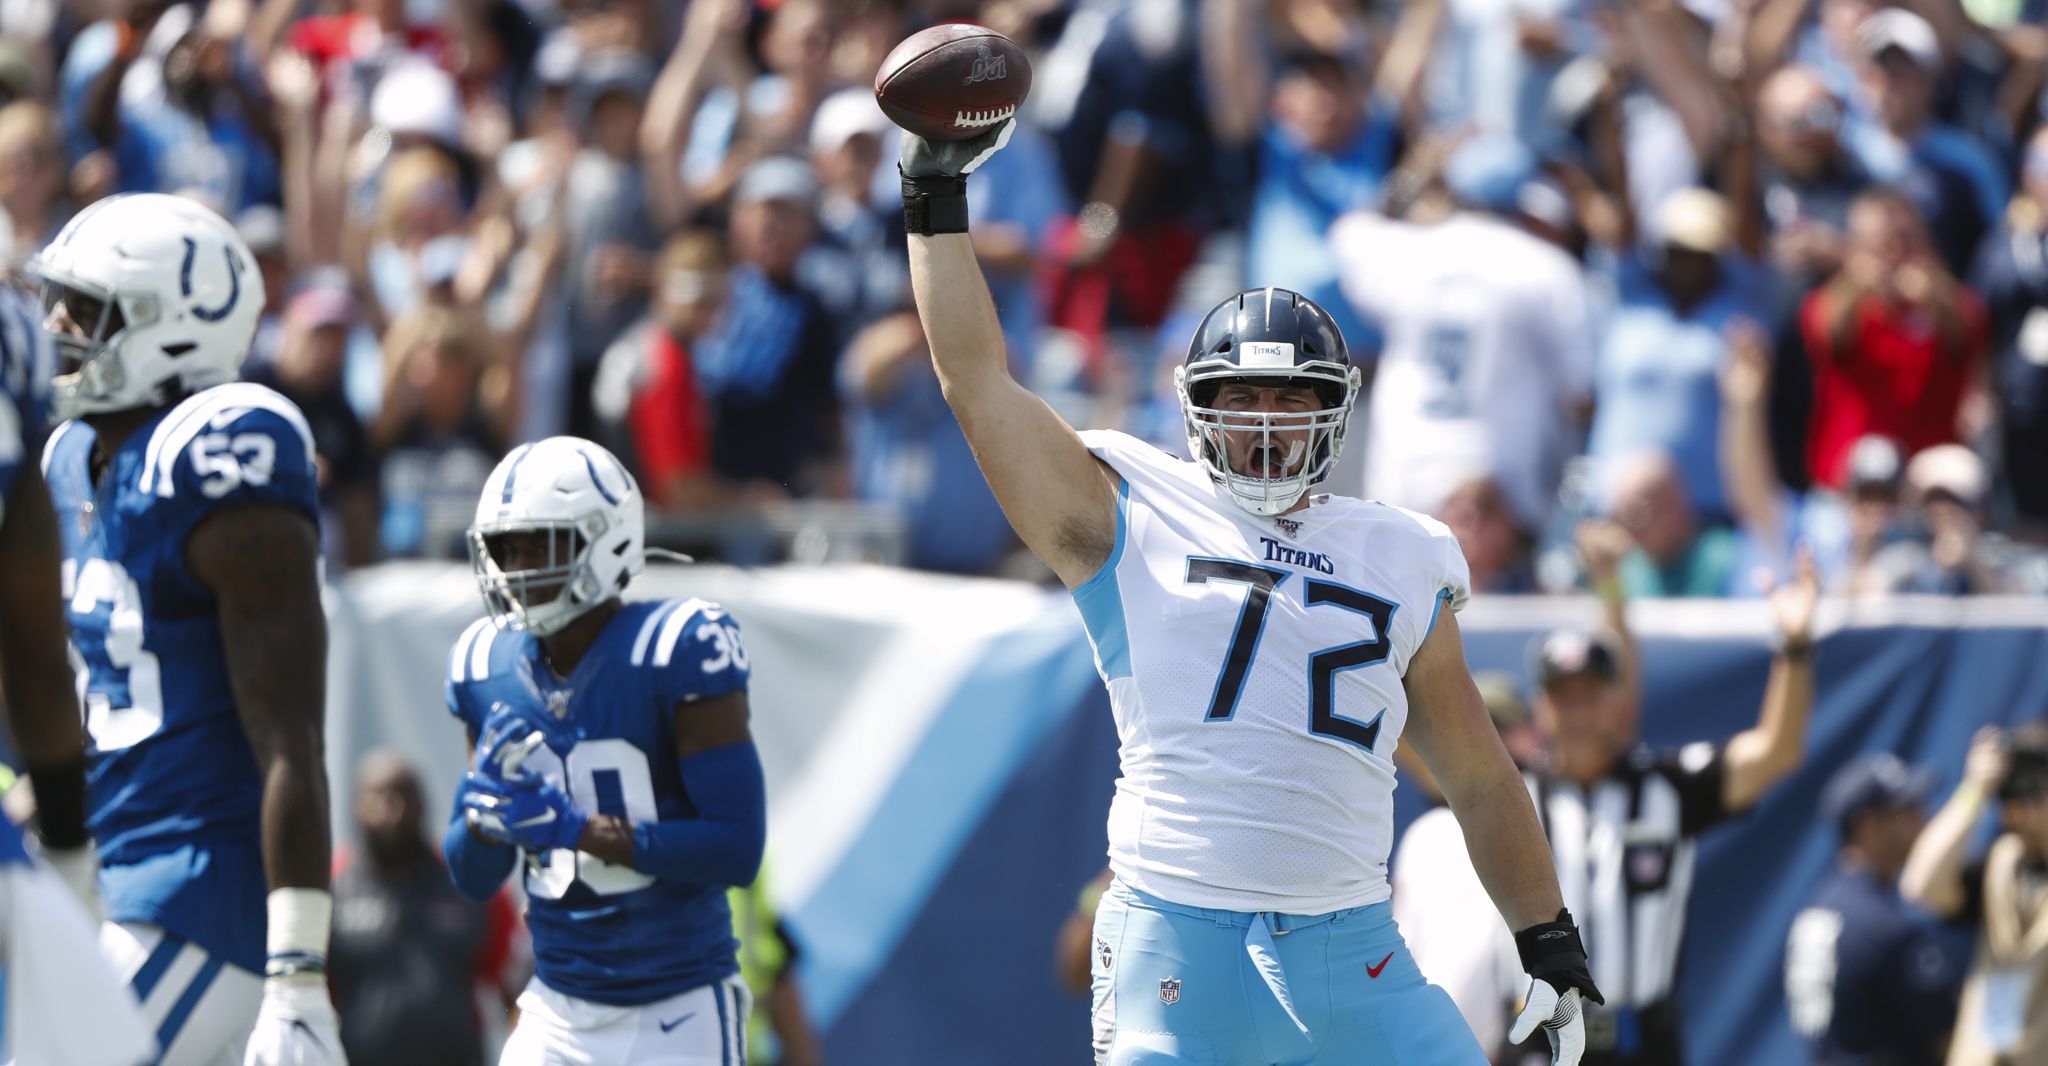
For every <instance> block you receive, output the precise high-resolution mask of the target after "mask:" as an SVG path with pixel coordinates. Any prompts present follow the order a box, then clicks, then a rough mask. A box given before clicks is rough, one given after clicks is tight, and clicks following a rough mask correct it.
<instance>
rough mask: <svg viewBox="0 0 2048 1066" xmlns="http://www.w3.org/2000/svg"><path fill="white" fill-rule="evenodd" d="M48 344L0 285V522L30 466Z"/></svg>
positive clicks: (44, 392) (42, 409)
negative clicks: (17, 481) (25, 468)
mask: <svg viewBox="0 0 2048 1066" xmlns="http://www.w3.org/2000/svg"><path fill="white" fill-rule="evenodd" d="M50 367H51V356H50V340H49V337H48V335H47V334H45V333H44V332H43V331H42V327H41V326H40V325H39V324H38V323H37V322H36V317H35V307H34V305H33V304H31V303H30V302H29V300H28V298H27V297H26V296H24V295H22V294H20V293H18V292H15V291H14V290H13V289H9V288H6V287H4V286H0V521H4V520H5V519H6V517H7V498H8V497H9V496H11V495H12V494H13V493H14V480H15V475H17V474H19V473H20V472H21V467H22V464H23V463H29V462H34V461H35V459H34V456H35V448H36V444H37V442H39V441H41V440H42V438H43V420H44V419H45V418H46V417H47V412H48V410H49V399H50V395H49V394H50Z"/></svg>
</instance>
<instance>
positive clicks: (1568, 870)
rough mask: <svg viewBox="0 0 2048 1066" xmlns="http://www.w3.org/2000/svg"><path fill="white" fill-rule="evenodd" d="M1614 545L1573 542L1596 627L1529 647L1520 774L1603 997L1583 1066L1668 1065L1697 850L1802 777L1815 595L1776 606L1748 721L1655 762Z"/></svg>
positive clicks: (1681, 1057)
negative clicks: (1540, 754) (1532, 707)
mask: <svg viewBox="0 0 2048 1066" xmlns="http://www.w3.org/2000/svg"><path fill="white" fill-rule="evenodd" d="M1612 541H1613V538H1612V537H1611V536H1603V537H1597V538H1589V539H1587V540H1585V541H1584V542H1583V543H1584V544H1585V548H1586V570H1587V572H1588V573H1589V574H1591V575H1592V577H1593V584H1594V587H1595V588H1596V589H1597V590H1599V591H1600V595H1601V601H1602V605H1603V608H1604V613H1605V622H1606V629H1607V632H1606V633H1601V634H1586V633H1581V632H1575V631H1571V630H1564V631H1560V632H1557V633H1554V634H1552V635H1551V636H1550V637H1549V638H1547V639H1546V640H1545V641H1544V642H1543V644H1542V645H1541V647H1540V649H1539V650H1538V652H1537V656H1536V673H1537V681H1538V684H1539V685H1540V694H1539V696H1538V698H1537V700H1536V720H1537V723H1538V725H1539V727H1540V728H1541V729H1542V730H1543V732H1544V734H1545V735H1546V736H1548V737H1549V739H1550V742H1551V748H1550V758H1549V760H1548V762H1547V763H1545V764H1542V765H1541V766H1540V767H1538V768H1535V769H1532V770H1531V771H1530V772H1529V773H1528V775H1527V776H1528V777H1529V788H1530V794H1531V795H1532V796H1534V797H1536V804H1537V810H1538V813H1539V814H1540V815H1541V816H1542V818H1543V824H1544V828H1545V831H1546V832H1547V833H1548V835H1549V838H1550V848H1551V853H1552V854H1553V855H1554V856H1555V857H1556V861H1557V874H1558V882H1559V887H1560V888H1561V889H1562V891H1563V894H1564V903H1565V906H1566V907H1568V908H1570V910H1571V912H1572V915H1573V917H1575V918H1576V919H1577V920H1578V922H1579V929H1580V935H1581V936H1582V937H1584V939H1585V941H1586V952H1587V955H1588V956H1589V957H1590V958H1591V959H1592V965H1593V977H1594V979H1595V980H1596V981H1598V982H1600V986H1601V988H1602V990H1603V991H1605V992H1606V994H1607V1003H1606V1005H1605V1006H1599V1005H1594V1004H1588V1005H1586V1008H1585V1012H1586V1013H1585V1018H1586V1056H1585V1057H1584V1058H1583V1059H1581V1060H1580V1061H1581V1062H1582V1063H1585V1064H1586V1066H1622V1064H1628V1066H1652V1064H1654V1066H1672V1064H1682V1063H1684V1062H1685V1054H1684V1051H1683V1041H1682V1025H1683V1018H1682V1016H1681V1011H1680V1009H1679V1004H1678V999H1677V996H1676V994H1675V993H1676V991H1677V988H1676V984H1675V982H1676V978H1677V970H1678V957H1679V954H1680V952H1681V951H1682V950H1683V944H1684V934H1683V928H1684V927H1683V923H1684V921H1685V900H1686V897H1687V894H1688V893H1689V892H1690V891H1691V888H1692V878H1693V861H1694V851H1695V847H1696V843H1697V840H1698V838H1699V836H1700V834H1702V833H1704V832H1706V831H1707V830H1709V829H1711V828H1713V827H1714V826H1715V825H1717V824H1720V823H1721V822H1723V821H1725V820H1727V819H1728V818H1731V817H1733V816H1735V815H1737V814H1740V813H1741V812H1743V811H1745V810H1748V809H1749V808H1750V807H1752V806H1754V805H1755V804H1756V803H1757V802H1759V801H1760V800H1762V799H1763V797H1764V795H1765V793H1766V792H1768V791H1769V790H1770V788H1771V787H1772V786H1773V785H1775V784H1776V783H1777V782H1779V781H1781V780H1783V779H1784V778H1785V777H1787V776H1789V775H1790V774H1791V773H1792V772H1793V771H1794V770H1796V769H1798V767H1799V763H1800V760H1801V758H1802V756H1803V753H1804V750H1805V745H1806V727H1807V720H1808V716H1809V715H1810V713H1811V711H1812V709H1813V662H1812V656H1813V628H1812V627H1813V609H1814V604H1815V602H1816V601H1817V600H1818V598H1819V587H1818V581H1817V579H1816V578H1815V577H1814V575H1813V572H1812V569H1811V568H1810V567H1808V568H1803V569H1802V571H1801V573H1800V574H1799V577H1798V579H1797V581H1796V582H1795V583H1794V584H1792V585H1790V586H1788V587H1786V588H1784V589H1781V590H1780V591H1778V592H1777V593H1776V594H1775V595H1774V596H1773V597H1772V601H1771V613H1772V617H1773V620H1774V622H1775V625H1776V629H1777V633H1778V636H1779V639H1780V641H1781V643H1780V646H1779V650H1778V653H1777V657H1776V659H1775V660H1774V661H1773V663H1772V665H1771V677H1770V679H1769V681H1768V682H1767V683H1766V685H1765V690H1764V692H1765V694H1764V700H1763V705H1762V706H1761V707H1760V708H1759V709H1758V715H1757V723H1756V725H1754V726H1752V727H1751V728H1749V729H1747V730H1744V731H1743V732H1741V733H1738V734H1736V735H1735V736H1734V737H1731V738H1730V739H1729V740H1728V741H1727V742H1726V743H1723V744H1716V743H1712V742H1709V741H1699V742H1696V743H1693V744H1689V745H1687V746H1685V747H1684V748H1682V749H1679V750H1678V751H1672V752H1662V751H1651V750H1650V749H1648V748H1644V747H1641V746H1639V744H1640V741H1639V737H1638V718H1639V712H1640V707H1641V700H1642V694H1641V685H1640V681H1639V680H1638V679H1639V678H1640V676H1641V675H1640V672H1639V665H1638V663H1637V658H1636V646H1635V643H1634V640H1633V638H1632V637H1631V636H1630V634H1629V629H1628V622H1627V614H1626V606H1625V601H1624V599H1623V597H1622V595H1621V591H1620V581H1619V580H1618V578H1617V577H1616V570H1617V568H1618V565H1619V560H1618V555H1619V553H1618V551H1616V545H1614V544H1613V543H1612ZM1624 975H1625V976H1624ZM1507 1010H1508V1008H1507V1007H1506V1006H1503V1008H1502V1012H1503V1016H1504V1017H1505V1016H1506V1012H1507ZM1537 1043H1538V1044H1540V1043H1541V1041H1540V1040H1539V1041H1537Z"/></svg>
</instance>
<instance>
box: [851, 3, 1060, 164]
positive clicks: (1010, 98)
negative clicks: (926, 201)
mask: <svg viewBox="0 0 2048 1066" xmlns="http://www.w3.org/2000/svg"><path fill="white" fill-rule="evenodd" d="M1030 91H1031V63H1030V61H1029V60H1027V59H1025V58H1024V51H1023V49H1021V48H1018V47H1017V46H1016V44H1015V43H1013V42H1012V41H1011V40H1010V39H1009V38H1008V37H1005V36H1003V35H1002V34H1000V33H997V32H996V31H994V30H992V29H989V28H988V27H986V26H975V25H972V24H969V23H959V22H956V23H949V24H947V25H943V26H933V27H932V28H931V29H928V30H922V31H919V32H917V33H914V34H912V35H910V36H909V37H908V38H906V39H904V41H903V43H902V44H899V45H897V46H896V47H895V48H894V49H893V50H891V51H890V53H889V54H888V56H887V57H886V58H884V59H883V60H882V66H881V68H880V69H879V70H877V71H876V72H875V102H876V103H878V104H881V105H882V113H883V114H885V115H888V116H889V118H890V119H891V120H892V121H894V122H895V123H896V124H897V125H898V126H901V127H903V128H904V129H906V130H909V131H910V132H912V133H914V134H917V135H918V136H919V137H923V138H924V139H925V140H928V141H959V140H965V139H967V138H969V137H972V136H974V135H975V134H977V133H980V132H981V131H983V130H986V129H988V128H989V127H991V126H996V125H999V124H1001V123H1002V122H1003V121H1004V120H1005V119H1008V118H1009V117H1010V116H1012V115H1014V114H1016V113H1017V108H1018V107H1020V106H1022V105H1023V103H1024V97H1025V96H1026V94H1028V93H1030Z"/></svg>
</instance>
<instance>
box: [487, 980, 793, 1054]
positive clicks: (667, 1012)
mask: <svg viewBox="0 0 2048 1066" xmlns="http://www.w3.org/2000/svg"><path fill="white" fill-rule="evenodd" d="M752 1009H753V996H752V995H751V994H749V993H748V992H747V985H746V982H744V981H741V980H740V979H739V978H738V977H737V976H734V977H728V978H726V979H725V980H723V981H720V982H718V983H716V984H709V985H704V986H702V987H700V988H693V989H691V990H689V991H688V992H684V993H682V994H680V995H675V996H670V997H669V998H667V999H664V1000H660V1001H658V1002H655V1003H648V1004H645V1005H643V1006H638V1007H613V1006H607V1005H605V1004H603V1003H592V1002H590V1001H589V1000H584V999H577V998H576V997H574V996H565V995H563V994H562V993H560V992H557V991H555V990H554V989H552V988H549V987H548V986H546V985H544V984H541V982H540V978H538V977H536V978H534V979H533V981H532V983H530V984H528V985H527V986H526V991H525V992H524V993H523V994H521V995H520V997H519V1026H518V1028H516V1029H513V1030H512V1037H511V1039H509V1040H507V1041H505V1051H504V1053H503V1054H502V1055H500V1056H499V1057H498V1066H746V1061H747V1013H748V1011H750V1010H752Z"/></svg>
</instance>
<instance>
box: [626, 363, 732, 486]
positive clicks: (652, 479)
mask: <svg viewBox="0 0 2048 1066" xmlns="http://www.w3.org/2000/svg"><path fill="white" fill-rule="evenodd" d="M626 424H627V426H628V427H629V428H630V429H631V431H632V434H633V452H634V454H635V455H636V456H637V457H638V458H639V460H640V471H641V489H642V490H643V491H645V492H646V493H647V497H648V499H649V500H650V501H652V502H653V503H654V504H655V506H657V507H659V506H666V505H669V504H672V503H673V502H674V501H672V500H668V499H666V498H665V497H666V496H667V494H668V488H669V486H670V485H672V484H674V483H675V479H676V478H678V477H684V476H688V475H691V474H696V473H699V472H702V471H703V470H704V469H705V468H706V467H707V466H709V465H710V463H711V423H710V420H709V418H708V416H707V415H706V414H705V410H704V400H703V397H702V396H701V395H699V393H698V391H697V375H696V374H695V372H694V371H693V370H692V368H691V366H690V353H689V352H687V351H685V350H684V349H683V346H682V344H681V343H680V342H678V341H677V340H676V338H675V335H674V334H672V333H670V332H669V331H668V330H666V329H662V328H661V327H659V326H657V327H655V328H653V329H651V330H648V341H647V379H646V381H645V383H644V384H643V385H641V387H640V388H639V389H637V390H636V391H635V392H634V394H633V404H632V406H631V407H630V408H628V409H627V412H626Z"/></svg>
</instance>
